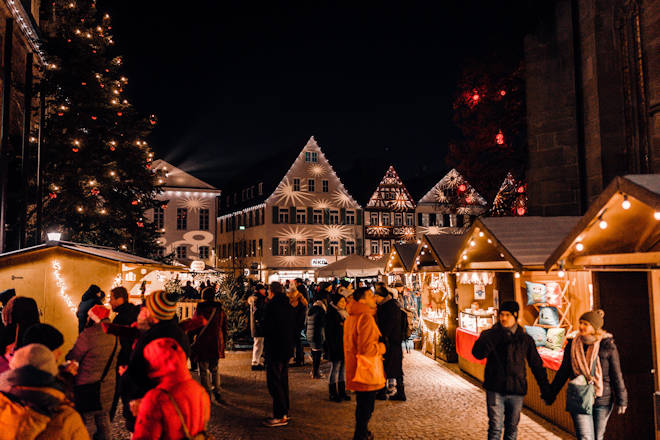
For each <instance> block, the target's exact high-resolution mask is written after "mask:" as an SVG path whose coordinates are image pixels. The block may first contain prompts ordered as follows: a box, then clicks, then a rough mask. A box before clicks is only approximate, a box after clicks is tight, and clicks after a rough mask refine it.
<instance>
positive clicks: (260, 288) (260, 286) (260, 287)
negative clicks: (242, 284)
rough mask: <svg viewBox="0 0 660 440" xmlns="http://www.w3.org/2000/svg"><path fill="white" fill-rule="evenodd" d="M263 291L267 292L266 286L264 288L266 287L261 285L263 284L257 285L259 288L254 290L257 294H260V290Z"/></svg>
mask: <svg viewBox="0 0 660 440" xmlns="http://www.w3.org/2000/svg"><path fill="white" fill-rule="evenodd" d="M262 289H263V290H266V286H264V285H263V284H261V283H260V284H257V287H255V288H254V290H255V292H258V291H260V290H262Z"/></svg>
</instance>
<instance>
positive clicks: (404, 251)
mask: <svg viewBox="0 0 660 440" xmlns="http://www.w3.org/2000/svg"><path fill="white" fill-rule="evenodd" d="M417 247H418V245H417V243H395V244H394V252H395V254H396V256H397V257H398V259H399V262H400V264H401V266H402V268H403V270H404V271H406V272H410V271H412V270H413V268H414V265H415V253H416V252H417Z"/></svg>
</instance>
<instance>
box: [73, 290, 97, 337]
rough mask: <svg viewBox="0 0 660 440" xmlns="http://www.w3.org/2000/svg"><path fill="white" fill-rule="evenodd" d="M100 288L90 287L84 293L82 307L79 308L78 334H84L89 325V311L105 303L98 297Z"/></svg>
mask: <svg viewBox="0 0 660 440" xmlns="http://www.w3.org/2000/svg"><path fill="white" fill-rule="evenodd" d="M96 289H98V287H92V286H90V287H89V288H88V289H87V290H86V291H85V293H83V296H82V298H80V305H79V306H78V311H77V312H76V316H77V317H78V334H80V333H82V331H83V330H85V324H87V313H88V312H89V309H91V308H92V307H94V306H95V305H97V304H98V305H100V306H102V305H103V301H101V298H99V297H98V292H99V291H98V290H96Z"/></svg>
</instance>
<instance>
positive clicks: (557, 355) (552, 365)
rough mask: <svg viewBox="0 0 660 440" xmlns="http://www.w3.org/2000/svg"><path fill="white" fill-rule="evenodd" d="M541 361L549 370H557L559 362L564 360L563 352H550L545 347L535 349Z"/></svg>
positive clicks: (559, 365)
mask: <svg viewBox="0 0 660 440" xmlns="http://www.w3.org/2000/svg"><path fill="white" fill-rule="evenodd" d="M536 349H537V350H538V352H539V356H541V360H542V361H543V366H544V367H545V368H549V369H551V370H555V371H557V370H559V367H561V361H562V359H563V358H564V350H550V349H549V348H546V347H536Z"/></svg>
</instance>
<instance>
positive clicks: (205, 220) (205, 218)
mask: <svg viewBox="0 0 660 440" xmlns="http://www.w3.org/2000/svg"><path fill="white" fill-rule="evenodd" d="M199 229H200V230H202V231H208V230H209V210H208V209H200V210H199Z"/></svg>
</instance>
